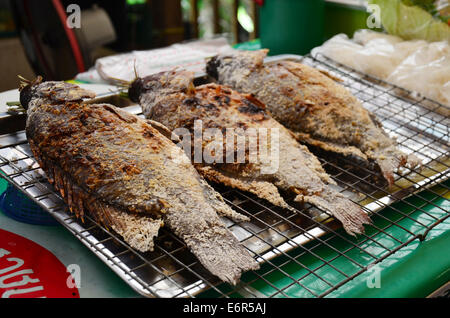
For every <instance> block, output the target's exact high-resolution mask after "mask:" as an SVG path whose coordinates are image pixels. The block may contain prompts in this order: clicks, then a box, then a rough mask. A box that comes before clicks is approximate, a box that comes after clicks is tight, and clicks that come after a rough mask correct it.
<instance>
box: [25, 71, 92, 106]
mask: <svg viewBox="0 0 450 318" xmlns="http://www.w3.org/2000/svg"><path fill="white" fill-rule="evenodd" d="M19 91H20V104H21V105H22V107H23V108H25V109H27V110H29V109H30V108H34V107H31V105H32V104H33V105H34V103H32V100H33V99H38V98H40V99H44V100H46V101H47V102H48V103H50V104H53V103H61V102H76V101H82V100H83V99H85V98H94V97H95V93H94V92H92V91H90V90H87V89H84V88H81V87H79V86H78V85H75V84H71V83H66V82H51V81H50V82H43V81H42V77H41V76H38V77H37V78H36V79H35V80H33V81H27V80H25V79H23V78H21V84H20V86H19Z"/></svg>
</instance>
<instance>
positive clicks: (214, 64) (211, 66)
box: [206, 56, 221, 80]
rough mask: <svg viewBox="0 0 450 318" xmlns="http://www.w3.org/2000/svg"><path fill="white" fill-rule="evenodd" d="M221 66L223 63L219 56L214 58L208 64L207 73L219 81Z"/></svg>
mask: <svg viewBox="0 0 450 318" xmlns="http://www.w3.org/2000/svg"><path fill="white" fill-rule="evenodd" d="M220 66H221V61H220V58H219V56H214V57H213V58H211V59H210V60H209V61H208V63H206V73H207V74H208V75H209V76H211V77H212V78H213V79H215V80H218V79H219V71H218V69H219V67H220Z"/></svg>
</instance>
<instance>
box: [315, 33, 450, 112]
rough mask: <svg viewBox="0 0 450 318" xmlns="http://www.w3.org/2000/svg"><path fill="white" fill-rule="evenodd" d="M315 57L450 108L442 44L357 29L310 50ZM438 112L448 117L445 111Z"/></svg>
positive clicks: (448, 59)
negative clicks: (349, 36)
mask: <svg viewBox="0 0 450 318" xmlns="http://www.w3.org/2000/svg"><path fill="white" fill-rule="evenodd" d="M317 54H323V55H325V56H327V57H329V58H331V59H333V60H335V61H337V62H339V63H342V64H344V65H347V66H349V67H351V68H353V69H355V70H358V71H360V72H363V73H366V74H369V75H371V76H374V77H377V78H379V79H382V80H385V81H387V82H389V83H392V84H395V85H397V86H400V87H403V88H405V89H407V90H410V91H413V92H416V93H418V94H420V95H423V96H425V97H427V98H429V99H432V100H435V101H437V102H439V103H441V104H443V105H447V106H450V46H449V44H448V42H446V41H442V42H431V43H430V42H427V41H424V40H412V41H403V40H402V39H401V38H399V37H396V36H393V35H388V34H383V33H379V32H374V31H370V30H359V31H357V32H355V34H354V36H353V39H349V38H348V37H347V36H346V35H345V34H339V35H336V36H334V37H333V38H331V39H330V40H328V41H327V42H325V43H324V44H323V45H322V46H320V47H317V48H315V49H314V50H313V51H312V55H313V56H315V55H317ZM440 111H441V112H444V115H446V116H450V110H449V109H448V108H444V107H441V109H440Z"/></svg>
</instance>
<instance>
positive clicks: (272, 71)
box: [206, 50, 420, 185]
mask: <svg viewBox="0 0 450 318" xmlns="http://www.w3.org/2000/svg"><path fill="white" fill-rule="evenodd" d="M267 52H268V51H267V50H259V51H252V52H250V51H248V52H244V51H236V52H233V53H232V54H226V55H218V56H216V57H213V58H212V59H211V60H210V61H208V63H207V67H206V71H207V73H208V74H209V75H210V76H211V77H213V78H215V79H216V80H217V81H218V83H221V84H226V85H229V86H231V87H233V88H234V89H236V90H238V91H240V92H245V93H253V94H255V96H256V97H257V98H258V99H259V100H261V101H262V102H263V103H264V104H265V105H266V107H267V109H268V110H269V111H270V112H271V114H272V116H273V117H274V118H275V119H276V120H278V121H279V122H280V123H282V124H283V125H284V126H286V127H287V128H288V129H290V130H291V131H292V132H293V133H294V134H295V135H296V137H297V139H298V140H299V141H300V142H302V143H305V144H308V145H311V146H315V147H318V148H319V149H322V150H325V151H328V152H332V153H338V154H341V155H344V156H348V157H353V158H355V159H357V160H361V162H366V163H367V166H371V163H375V164H376V166H377V167H378V168H379V169H380V171H381V172H382V174H383V176H384V178H385V179H386V180H387V182H388V183H389V185H393V183H394V172H398V168H400V167H408V168H411V169H412V168H414V167H416V166H418V165H419V164H420V162H419V159H418V158H416V157H415V156H414V155H407V154H405V153H403V152H402V151H400V150H399V149H398V148H397V145H396V142H395V141H394V140H393V139H391V138H390V137H389V136H388V135H387V134H386V132H385V131H384V130H383V128H382V126H381V124H380V123H379V122H378V121H377V119H376V117H375V116H374V115H373V114H372V113H370V112H369V111H368V110H366V109H365V108H364V107H363V106H362V104H361V102H360V101H359V100H358V99H357V98H356V97H355V96H353V95H352V94H351V93H350V91H348V90H347V89H346V88H345V87H344V86H342V85H340V84H339V83H337V82H336V79H335V78H333V77H332V76H330V75H329V74H327V73H326V72H321V71H319V70H317V69H314V68H312V67H310V66H307V65H304V64H301V63H298V62H293V61H280V62H275V63H267V64H264V58H265V56H266V55H267Z"/></svg>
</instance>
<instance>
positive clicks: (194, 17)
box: [190, 0, 199, 38]
mask: <svg viewBox="0 0 450 318" xmlns="http://www.w3.org/2000/svg"><path fill="white" fill-rule="evenodd" d="M190 1H191V2H190V3H191V25H192V37H194V38H198V36H199V33H198V1H197V0H190Z"/></svg>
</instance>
